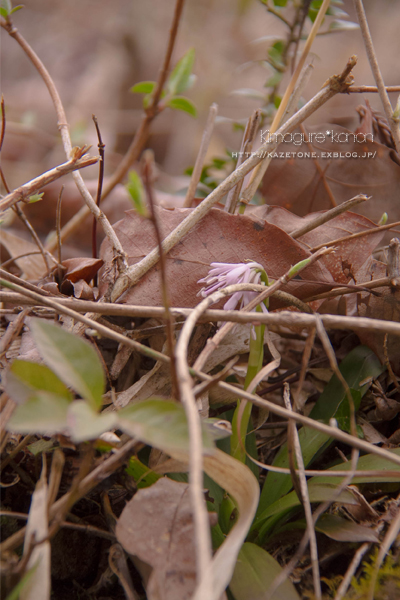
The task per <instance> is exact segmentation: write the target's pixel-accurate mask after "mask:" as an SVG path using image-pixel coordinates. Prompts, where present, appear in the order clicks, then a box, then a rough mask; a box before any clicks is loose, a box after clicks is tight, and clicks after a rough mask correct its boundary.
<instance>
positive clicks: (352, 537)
mask: <svg viewBox="0 0 400 600" xmlns="http://www.w3.org/2000/svg"><path fill="white" fill-rule="evenodd" d="M315 530H316V531H320V532H321V533H324V534H325V535H327V536H328V537H330V538H331V539H332V540H336V541H338V542H353V543H357V542H373V543H376V542H379V535H378V534H377V533H376V532H375V531H373V530H372V529H370V528H369V527H365V526H363V525H357V523H353V522H352V521H348V520H347V519H342V518H341V517H338V516H337V515H322V516H321V517H320V518H319V519H318V521H317V523H316V524H315Z"/></svg>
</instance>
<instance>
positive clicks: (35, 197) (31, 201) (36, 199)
mask: <svg viewBox="0 0 400 600" xmlns="http://www.w3.org/2000/svg"><path fill="white" fill-rule="evenodd" d="M43 196H44V192H40V194H32V196H29V198H28V203H29V204H35V202H40V200H43Z"/></svg>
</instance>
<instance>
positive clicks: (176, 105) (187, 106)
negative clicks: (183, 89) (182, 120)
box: [166, 96, 197, 118]
mask: <svg viewBox="0 0 400 600" xmlns="http://www.w3.org/2000/svg"><path fill="white" fill-rule="evenodd" d="M166 105H167V106H169V107H170V108H173V109H174V110H183V111H184V112H187V113H188V114H189V115H191V116H192V117H195V118H196V117H197V109H196V107H195V105H194V104H193V102H191V101H190V100H188V98H184V97H183V96H175V98H171V100H168V102H167V103H166Z"/></svg>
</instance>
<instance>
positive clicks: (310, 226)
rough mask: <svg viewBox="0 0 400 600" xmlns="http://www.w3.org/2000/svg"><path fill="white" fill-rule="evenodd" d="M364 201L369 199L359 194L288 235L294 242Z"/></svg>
mask: <svg viewBox="0 0 400 600" xmlns="http://www.w3.org/2000/svg"><path fill="white" fill-rule="evenodd" d="M366 200H369V198H368V197H367V196H364V194H359V195H358V196H355V197H354V198H351V199H350V200H346V201H345V202H343V203H342V204H340V205H339V206H335V207H334V208H331V210H327V211H325V212H324V213H322V214H321V215H318V216H317V217H316V218H315V219H313V220H312V221H309V222H308V223H305V224H304V225H301V227H298V228H297V229H294V230H293V231H291V232H290V233H289V235H290V237H292V238H294V239H295V240H296V239H297V238H299V237H301V236H302V235H305V234H306V233H308V232H309V231H312V230H313V229H316V228H317V227H319V226H320V225H323V224H324V223H327V222H328V221H331V220H332V219H334V218H335V217H337V216H339V215H341V214H342V213H344V212H346V211H348V210H351V209H352V208H354V206H357V204H360V203H361V202H365V201H366ZM374 231H375V230H374ZM325 245H326V244H325Z"/></svg>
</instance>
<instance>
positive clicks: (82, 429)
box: [68, 400, 117, 443]
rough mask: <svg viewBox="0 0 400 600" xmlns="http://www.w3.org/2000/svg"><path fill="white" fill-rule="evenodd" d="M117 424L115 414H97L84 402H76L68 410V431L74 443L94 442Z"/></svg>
mask: <svg viewBox="0 0 400 600" xmlns="http://www.w3.org/2000/svg"><path fill="white" fill-rule="evenodd" d="M116 422H117V415H116V413H115V412H109V413H101V414H99V413H97V412H96V411H94V410H93V408H91V406H90V405H89V404H88V403H87V402H85V401H84V400H76V401H75V402H72V404H70V406H69V409H68V431H69V435H70V436H71V438H72V439H73V441H74V442H76V443H79V442H85V441H86V440H94V439H96V438H98V437H99V436H100V435H101V434H102V433H104V432H105V431H108V430H109V429H114V427H115V426H116Z"/></svg>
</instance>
